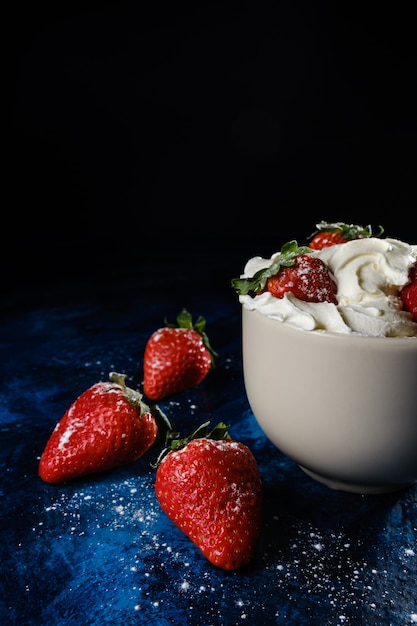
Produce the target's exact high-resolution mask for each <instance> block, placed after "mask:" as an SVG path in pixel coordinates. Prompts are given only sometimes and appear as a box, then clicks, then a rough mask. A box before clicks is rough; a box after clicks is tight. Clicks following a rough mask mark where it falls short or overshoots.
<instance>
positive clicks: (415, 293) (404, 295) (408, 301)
mask: <svg viewBox="0 0 417 626" xmlns="http://www.w3.org/2000/svg"><path fill="white" fill-rule="evenodd" d="M400 296H401V300H402V302H403V306H404V309H405V310H406V311H409V313H411V315H412V316H413V318H414V321H415V322H417V265H414V266H413V267H412V268H411V272H410V282H409V283H407V285H405V286H404V287H403V288H402V289H401V291H400Z"/></svg>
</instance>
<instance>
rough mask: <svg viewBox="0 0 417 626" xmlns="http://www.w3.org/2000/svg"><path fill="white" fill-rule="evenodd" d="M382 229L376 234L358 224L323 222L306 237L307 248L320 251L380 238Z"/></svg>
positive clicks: (370, 227) (369, 226) (369, 228)
mask: <svg viewBox="0 0 417 626" xmlns="http://www.w3.org/2000/svg"><path fill="white" fill-rule="evenodd" d="M383 232H384V229H383V228H382V226H380V227H379V231H378V233H377V234H375V235H374V234H373V233H372V226H371V225H370V224H368V226H360V225H358V224H345V223H344V222H334V223H330V222H324V221H321V222H320V223H319V224H316V230H315V231H314V232H313V233H312V234H311V235H310V236H309V237H308V239H310V243H309V248H311V249H312V250H322V249H323V248H327V247H328V246H334V245H335V244H339V243H346V242H347V241H351V240H352V239H364V238H365V237H380V236H381V235H382V233H383Z"/></svg>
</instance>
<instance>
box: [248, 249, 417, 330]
mask: <svg viewBox="0 0 417 626" xmlns="http://www.w3.org/2000/svg"><path fill="white" fill-rule="evenodd" d="M311 254H312V255H313V256H315V257H318V258H319V259H322V261H324V262H325V263H326V265H327V266H328V267H329V269H330V271H331V272H332V274H333V276H334V279H335V282H336V284H337V300H338V304H337V305H335V304H332V303H329V302H317V303H315V302H304V301H302V300H299V299H298V298H296V297H294V296H293V294H292V293H290V292H288V293H286V294H285V295H284V297H283V298H276V297H274V296H272V295H271V294H270V293H269V292H265V293H262V294H260V295H257V296H255V297H251V296H250V295H240V296H239V301H240V303H241V304H242V305H243V306H244V307H246V308H247V309H250V310H253V309H256V310H257V311H259V312H260V313H262V314H264V315H267V316H268V317H271V318H272V319H276V320H278V321H280V322H285V323H288V324H291V325H293V326H297V327H299V328H302V329H304V330H321V331H330V332H337V333H358V334H361V335H367V336H373V337H417V323H416V322H414V321H413V318H412V315H411V314H410V313H408V312H407V311H405V310H403V306H402V300H401V298H400V296H399V292H400V290H401V288H402V287H403V286H404V285H406V284H407V283H408V282H409V270H410V268H411V267H412V266H413V265H414V264H415V263H416V262H417V245H410V244H407V243H404V242H403V241H399V240H397V239H389V238H386V239H379V238H376V237H367V238H363V239H353V240H352V241H348V242H346V243H342V244H337V245H334V246H329V247H327V248H323V249H322V250H314V251H313V252H311ZM279 255H280V253H279V252H277V253H275V254H273V255H272V256H271V258H270V259H265V258H263V257H259V256H257V257H253V258H252V259H250V260H249V261H248V262H247V263H246V265H245V268H244V273H243V274H242V275H241V278H252V276H253V275H254V274H255V273H256V272H257V271H258V270H260V269H264V268H266V267H269V266H270V265H272V264H273V263H274V262H275V261H276V260H277V258H279Z"/></svg>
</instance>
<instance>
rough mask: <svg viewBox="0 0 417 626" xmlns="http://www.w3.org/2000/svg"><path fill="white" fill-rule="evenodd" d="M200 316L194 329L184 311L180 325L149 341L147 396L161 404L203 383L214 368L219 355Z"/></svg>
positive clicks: (145, 362)
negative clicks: (211, 344)
mask: <svg viewBox="0 0 417 626" xmlns="http://www.w3.org/2000/svg"><path fill="white" fill-rule="evenodd" d="M205 326H206V321H205V319H204V318H203V317H201V315H200V316H199V317H198V319H197V321H196V323H195V324H194V325H193V321H192V316H191V315H190V313H189V312H188V311H187V310H186V309H183V310H182V311H181V313H180V314H179V315H178V317H177V324H169V323H168V322H166V326H165V327H163V328H159V329H158V330H156V331H155V332H154V333H153V334H152V335H151V336H150V337H149V339H148V341H147V343H146V346H145V354H144V360H143V369H144V380H143V390H144V393H145V394H146V395H147V396H148V398H150V399H151V400H161V399H162V398H165V397H167V396H170V395H172V394H174V393H178V392H180V391H184V389H188V388H189V387H194V386H195V385H198V384H199V383H201V381H202V380H203V379H204V378H205V377H206V376H207V374H208V373H209V371H210V369H213V368H214V367H215V357H217V353H216V352H215V351H214V350H213V349H212V347H211V346H210V342H209V340H208V337H207V335H206V333H205Z"/></svg>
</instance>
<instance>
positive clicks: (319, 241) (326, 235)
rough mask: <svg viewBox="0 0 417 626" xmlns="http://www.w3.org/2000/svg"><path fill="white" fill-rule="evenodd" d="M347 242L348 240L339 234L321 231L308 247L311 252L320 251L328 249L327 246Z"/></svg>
mask: <svg viewBox="0 0 417 626" xmlns="http://www.w3.org/2000/svg"><path fill="white" fill-rule="evenodd" d="M347 241H348V239H345V237H343V235H342V233H341V232H337V231H328V232H326V231H322V232H320V233H317V235H315V237H313V239H312V240H311V241H310V243H309V244H308V247H309V248H311V249H312V250H322V249H323V248H328V247H329V246H334V245H336V244H339V243H346V242H347Z"/></svg>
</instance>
